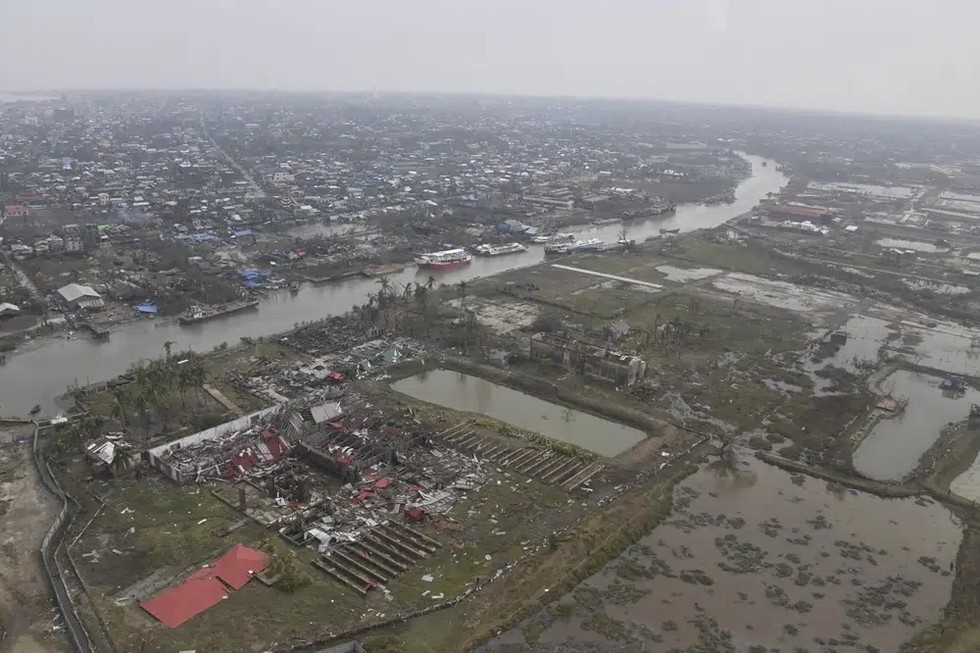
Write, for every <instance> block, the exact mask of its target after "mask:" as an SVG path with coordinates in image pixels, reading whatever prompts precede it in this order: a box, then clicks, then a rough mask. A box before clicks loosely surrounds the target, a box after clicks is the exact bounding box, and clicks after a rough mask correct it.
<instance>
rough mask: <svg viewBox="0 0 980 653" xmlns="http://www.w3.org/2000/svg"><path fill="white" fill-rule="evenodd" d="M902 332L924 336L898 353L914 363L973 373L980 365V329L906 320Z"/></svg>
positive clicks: (918, 336) (949, 370)
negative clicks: (905, 350) (929, 325)
mask: <svg viewBox="0 0 980 653" xmlns="http://www.w3.org/2000/svg"><path fill="white" fill-rule="evenodd" d="M902 333H903V335H907V336H912V337H917V338H919V339H920V342H919V343H918V344H917V345H915V346H914V348H913V351H911V352H909V353H905V352H898V354H897V355H898V356H899V357H900V358H903V359H905V360H907V361H908V362H910V363H915V364H917V365H922V366H925V367H931V368H933V369H936V370H944V371H946V372H949V373H950V374H967V375H971V376H975V375H976V374H977V370H978V369H980V331H977V330H973V329H967V328H965V327H962V326H960V325H957V324H951V323H948V322H940V323H939V324H937V325H936V326H935V327H926V326H924V325H921V324H916V323H903V324H902Z"/></svg>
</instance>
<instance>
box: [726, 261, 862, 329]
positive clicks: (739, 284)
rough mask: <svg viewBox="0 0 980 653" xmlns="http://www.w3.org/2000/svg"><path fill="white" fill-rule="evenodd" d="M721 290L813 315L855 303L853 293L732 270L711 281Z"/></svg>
mask: <svg viewBox="0 0 980 653" xmlns="http://www.w3.org/2000/svg"><path fill="white" fill-rule="evenodd" d="M711 285H712V286H714V287H715V288H717V289H719V290H723V291H725V292H728V293H731V294H733V295H737V296H740V297H745V298H746V299H750V300H752V301H756V302H759V303H760V304H767V305H769V306H774V307H775V308H783V309H786V310H788V311H793V312H795V313H801V314H804V315H807V316H809V317H811V318H813V315H812V314H814V313H833V312H835V311H838V310H840V309H842V308H844V307H846V306H850V305H852V304H855V303H856V301H857V300H856V299H855V298H854V297H852V296H851V295H846V294H844V293H839V292H834V291H833V290H818V289H816V288H804V287H802V286H798V285H795V284H792V283H788V282H786V281H773V280H771V279H764V278H763V277H757V276H755V275H753V274H745V273H743V272H729V273H728V274H726V275H724V276H722V277H718V278H717V279H715V280H714V281H712V282H711Z"/></svg>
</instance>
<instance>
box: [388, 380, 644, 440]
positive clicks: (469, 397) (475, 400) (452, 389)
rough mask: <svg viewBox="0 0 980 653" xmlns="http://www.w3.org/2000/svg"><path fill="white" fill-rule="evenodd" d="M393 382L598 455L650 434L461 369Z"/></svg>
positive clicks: (425, 397) (418, 396)
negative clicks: (460, 370) (544, 399)
mask: <svg viewBox="0 0 980 653" xmlns="http://www.w3.org/2000/svg"><path fill="white" fill-rule="evenodd" d="M391 387H392V388H393V389H395V390H397V391H398V392H401V393H403V394H406V395H408V396H410V397H414V398H415V399H419V400H421V401H426V402H428V403H430V404H437V405H439V406H443V407H444V408H452V409H454V410H459V411H464V412H468V413H479V414H481V415H486V416H487V417H492V418H494V419H498V420H500V421H501V422H506V423H507V424H510V425H511V426H516V427H517V428H521V429H525V430H527V431H534V432H537V433H540V434H541V435H544V436H547V437H549V438H552V439H554V440H560V441H562V442H567V443H569V444H574V445H576V446H579V447H582V448H583V449H587V450H589V451H592V452H595V453H597V454H599V455H600V456H615V455H617V454H620V453H622V452H624V451H626V450H627V449H629V448H630V447H632V446H633V445H635V444H636V443H637V442H640V441H641V440H643V439H644V438H646V435H645V434H644V433H643V432H642V431H640V430H639V429H635V428H632V427H630V426H625V425H623V424H617V423H616V422H610V421H609V420H605V419H602V418H601V417H596V416H595V415H590V414H589V413H583V412H582V411H578V410H574V409H572V408H566V407H565V406H559V405H558V404H552V403H549V402H547V401H543V400H541V399H538V398H537V397H532V396H531V395H528V394H525V393H523V392H519V391H517V390H512V389H510V388H508V387H505V386H502V385H498V384H496V383H492V382H490V381H487V380H486V379H481V378H479V377H477V376H470V375H469V374H463V373H462V372H454V371H452V370H433V371H431V372H423V373H421V374H417V375H415V376H412V377H409V378H407V379H402V380H401V381H396V382H395V383H393V384H392V385H391Z"/></svg>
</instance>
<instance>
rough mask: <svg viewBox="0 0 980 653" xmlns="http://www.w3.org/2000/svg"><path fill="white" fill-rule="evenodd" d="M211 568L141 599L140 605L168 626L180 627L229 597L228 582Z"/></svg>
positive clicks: (197, 572)
mask: <svg viewBox="0 0 980 653" xmlns="http://www.w3.org/2000/svg"><path fill="white" fill-rule="evenodd" d="M211 572H212V570H211V569H208V568H204V569H201V570H199V571H196V572H194V573H193V574H191V575H190V576H188V577H187V578H186V579H185V580H184V582H183V583H181V584H180V585H176V586H174V587H171V588H170V589H168V590H164V591H163V592H160V593H159V594H157V595H156V596H154V597H153V598H152V599H149V600H148V601H143V602H141V603H140V607H141V608H143V609H144V610H146V611H147V612H149V613H150V614H151V615H153V616H154V617H156V618H157V619H158V620H159V621H160V622H161V623H162V624H163V625H164V626H166V627H167V628H176V627H177V626H179V625H181V624H182V623H184V622H185V621H187V620H188V619H190V618H191V617H194V616H195V615H198V614H200V613H202V612H204V611H205V610H207V609H208V608H210V607H211V606H213V605H214V604H215V603H218V602H219V601H221V600H222V599H224V598H227V596H228V595H227V593H226V590H225V587H224V585H222V584H221V583H219V582H218V581H217V580H216V579H215V578H214V576H213V575H212V573H211Z"/></svg>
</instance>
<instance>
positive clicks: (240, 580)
mask: <svg viewBox="0 0 980 653" xmlns="http://www.w3.org/2000/svg"><path fill="white" fill-rule="evenodd" d="M268 564H269V556H268V555H266V554H265V553H263V552H262V551H256V550H255V549H250V548H249V547H247V546H245V545H244V544H236V545H235V546H233V547H231V549H230V550H229V551H228V552H227V553H225V554H224V555H223V556H221V557H220V558H218V559H217V560H215V561H214V565H213V566H212V567H211V570H210V571H211V572H212V573H213V574H214V575H215V576H217V577H218V578H220V579H221V580H223V581H224V582H225V583H227V584H228V586H229V587H231V588H233V589H236V590H240V589H241V588H243V587H245V583H247V582H248V581H249V580H251V579H252V574H257V573H259V572H260V571H262V570H263V569H265V568H266V567H267V566H268Z"/></svg>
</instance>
